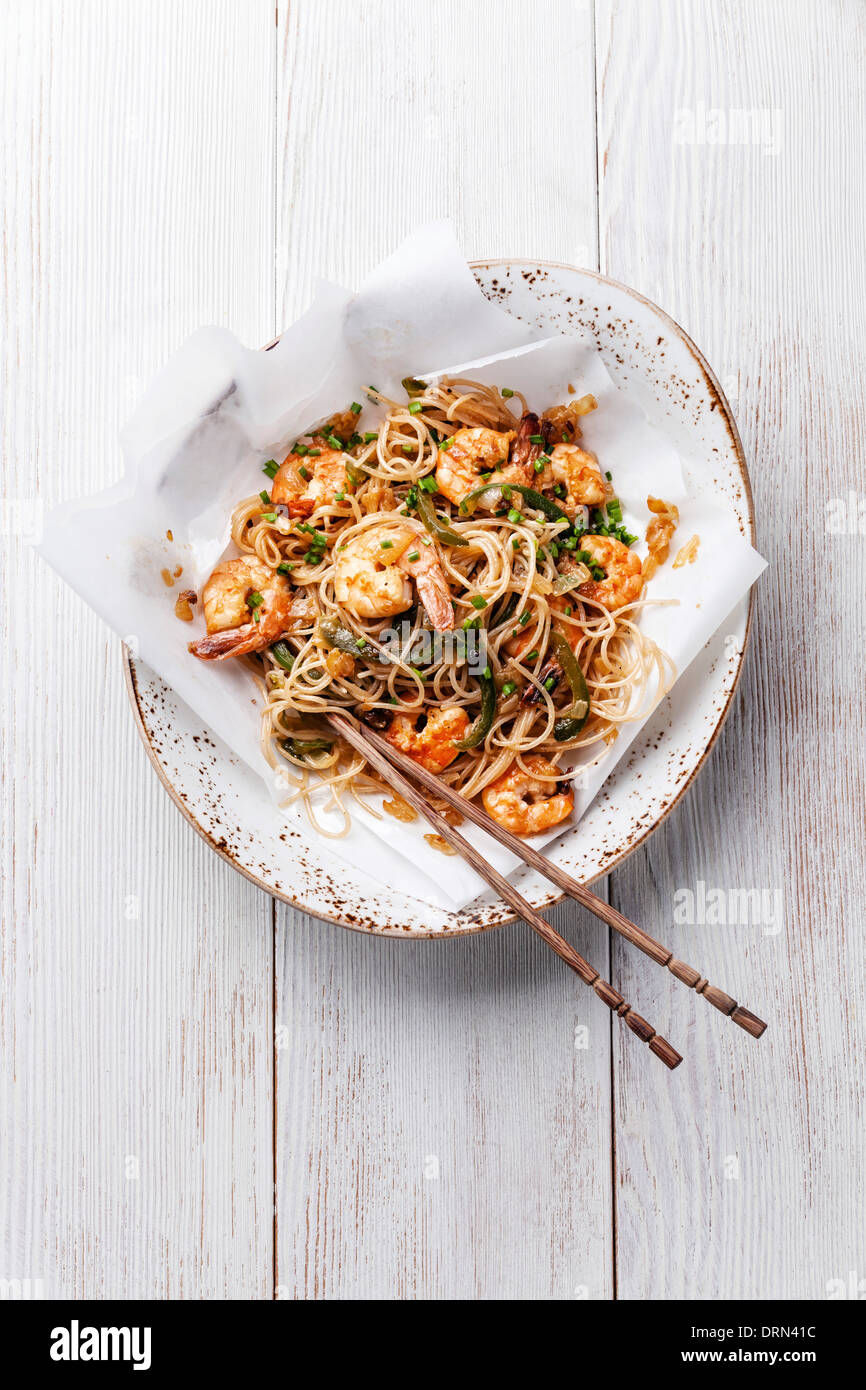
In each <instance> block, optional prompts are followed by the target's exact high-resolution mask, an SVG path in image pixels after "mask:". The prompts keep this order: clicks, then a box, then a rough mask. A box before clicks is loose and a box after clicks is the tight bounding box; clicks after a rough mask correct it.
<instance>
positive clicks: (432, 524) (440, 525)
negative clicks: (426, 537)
mask: <svg viewBox="0 0 866 1390" xmlns="http://www.w3.org/2000/svg"><path fill="white" fill-rule="evenodd" d="M416 505H417V507H418V515H419V516H420V518H421V520H422V521H423V523H424V526H425V528H426V530H428V531H429V532H430V535H431V536H435V537H436V539H437V540H438V541H442V542H443V544H445V545H468V544H469V542H468V541H467V540H464V538H463V536H458V534H457V532H456V531H452V530H451V527H450V526H446V525H445V523H444V522H443V521H440V519H439V517H438V516H437V515H436V509H435V507H434V506H433V503H432V502H431V501H430V498H429V496H428V495H427V493H426V492H419V493H418V502H417V504H416Z"/></svg>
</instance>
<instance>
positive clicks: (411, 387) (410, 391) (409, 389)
mask: <svg viewBox="0 0 866 1390" xmlns="http://www.w3.org/2000/svg"><path fill="white" fill-rule="evenodd" d="M401 385H402V387H403V390H404V391H405V392H406V395H407V396H423V394H424V392H425V391H426V390H427V383H426V381H419V380H418V378H417V377H416V376H404V378H403V380H402V382H401Z"/></svg>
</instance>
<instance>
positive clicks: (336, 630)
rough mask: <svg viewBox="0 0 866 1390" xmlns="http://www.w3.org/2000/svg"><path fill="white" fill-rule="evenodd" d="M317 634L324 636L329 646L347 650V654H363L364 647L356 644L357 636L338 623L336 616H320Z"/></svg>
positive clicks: (361, 655)
mask: <svg viewBox="0 0 866 1390" xmlns="http://www.w3.org/2000/svg"><path fill="white" fill-rule="evenodd" d="M319 634H320V636H322V637H324V639H325V641H326V642H327V644H328V646H329V647H336V648H337V649H338V651H341V652H348V654H349V656H360V657H363V656H364V648H363V647H361V646H359V645H358V640H357V638H356V637H355V636H354V634H353V633H352V632H350V631H349V629H348V628H347V627H343V626H342V624H341V623H338V622H337V620H336V618H320V619H319Z"/></svg>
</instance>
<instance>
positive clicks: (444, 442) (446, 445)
mask: <svg viewBox="0 0 866 1390" xmlns="http://www.w3.org/2000/svg"><path fill="white" fill-rule="evenodd" d="M453 438H454V436H453V434H451V435H449V436H448V438H447V439H443V440H442V442H441V444H440V445H439V448H440V449H450V448H451V440H452V439H453Z"/></svg>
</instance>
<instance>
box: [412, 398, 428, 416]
mask: <svg viewBox="0 0 866 1390" xmlns="http://www.w3.org/2000/svg"><path fill="white" fill-rule="evenodd" d="M423 408H424V407H423V406H422V405H421V402H420V401H410V402H409V414H410V415H420V414H421V411H422V410H423Z"/></svg>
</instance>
